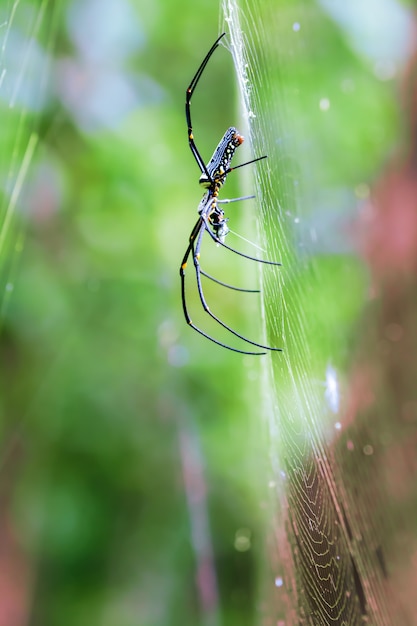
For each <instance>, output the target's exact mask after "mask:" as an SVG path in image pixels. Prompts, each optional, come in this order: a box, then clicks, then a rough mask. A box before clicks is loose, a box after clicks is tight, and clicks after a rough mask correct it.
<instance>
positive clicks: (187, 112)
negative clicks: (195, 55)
mask: <svg viewBox="0 0 417 626" xmlns="http://www.w3.org/2000/svg"><path fill="white" fill-rule="evenodd" d="M225 34H226V33H222V34H221V35H220V37H218V39H216V41H215V42H214V44H213V45H212V46H211V48H210V50H209V51H208V52H207V54H206V56H205V58H204V59H203V62H202V63H201V65H200V67H199V68H198V70H197V72H196V73H195V75H194V78H193V79H192V81H191V83H190V84H189V86H188V87H187V91H186V92H185V117H186V119H187V126H188V143H189V145H190V148H191V152H192V153H193V156H194V158H195V160H196V161H197V165H198V167H199V168H200V171H201V172H202V173H204V174H205V175H206V176H207V180H209V181H211V182H212V178H211V176H210V174H209V172H208V170H207V167H206V164H205V163H204V160H203V158H202V156H201V154H200V152H199V151H198V148H197V146H196V145H195V142H194V135H193V125H192V122H191V108H190V105H191V98H192V95H193V93H194V89H195V88H196V86H197V83H198V81H199V80H200V78H201V75H202V73H203V72H204V70H205V67H206V65H207V63H208V62H209V60H210V57H211V55H212V54H213V52H214V51H215V49H216V48H217V46H218V45H219V42H220V39H222V37H224V36H225Z"/></svg>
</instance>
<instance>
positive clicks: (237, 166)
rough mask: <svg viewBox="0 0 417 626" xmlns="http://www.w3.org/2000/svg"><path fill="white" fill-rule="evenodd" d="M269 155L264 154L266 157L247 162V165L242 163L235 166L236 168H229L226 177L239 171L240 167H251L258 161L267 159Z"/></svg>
mask: <svg viewBox="0 0 417 626" xmlns="http://www.w3.org/2000/svg"><path fill="white" fill-rule="evenodd" d="M267 158H268V155H267V154H264V156H261V157H258V158H257V159H252V160H251V161H246V163H241V164H240V165H235V166H234V167H229V169H228V170H226V171H225V173H224V176H227V174H230V172H233V170H238V169H239V167H245V165H250V164H251V163H256V162H257V161H262V159H267Z"/></svg>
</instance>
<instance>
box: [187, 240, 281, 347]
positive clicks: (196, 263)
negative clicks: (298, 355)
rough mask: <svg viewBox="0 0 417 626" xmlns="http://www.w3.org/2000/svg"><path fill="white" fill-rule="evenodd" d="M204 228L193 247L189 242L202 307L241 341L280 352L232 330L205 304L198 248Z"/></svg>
mask: <svg viewBox="0 0 417 626" xmlns="http://www.w3.org/2000/svg"><path fill="white" fill-rule="evenodd" d="M204 230H205V229H204V228H201V230H200V232H199V234H198V237H197V242H196V245H195V248H194V241H193V242H192V243H191V247H192V251H193V258H194V266H195V273H196V277H197V288H198V294H199V296H200V301H201V304H202V306H203V309H204V310H205V312H206V313H208V314H209V315H210V317H212V318H213V319H214V320H215V321H216V322H217V323H218V324H220V326H223V328H225V329H226V330H228V331H229V332H230V333H232V334H233V335H235V337H239V339H242V340H243V341H246V343H250V344H251V345H253V346H256V347H258V348H263V349H264V350H272V351H274V352H282V350H281V348H272V347H271V346H265V345H263V344H262V343H257V342H256V341H251V340H250V339H248V338H247V337H244V336H243V335H241V334H240V333H238V332H236V331H235V330H233V328H230V326H228V325H227V324H225V322H223V321H222V320H221V319H220V318H218V317H217V315H215V314H214V313H212V312H211V310H210V307H209V305H208V304H207V301H206V299H205V297H204V292H203V286H202V284H201V270H200V248H201V241H202V238H203V235H204Z"/></svg>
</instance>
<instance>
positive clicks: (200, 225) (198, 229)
mask: <svg viewBox="0 0 417 626" xmlns="http://www.w3.org/2000/svg"><path fill="white" fill-rule="evenodd" d="M202 232H204V222H203V220H202V219H201V218H199V219H198V220H197V222H196V224H195V226H194V228H193V230H192V232H191V235H190V242H189V244H188V247H187V250H186V252H185V254H184V258H183V260H182V263H181V267H180V276H181V301H182V310H183V312H184V317H185V321H186V322H187V324H188V325H189V326H191V328H192V329H193V330H195V331H196V332H197V333H199V334H200V335H202V336H203V337H205V338H206V339H209V340H210V341H212V342H213V343H216V344H217V345H218V346H221V347H222V348H226V349H227V350H231V351H232V352H238V353H239V354H250V355H253V356H261V355H263V354H266V352H249V351H248V350H239V349H238V348H233V347H232V346H228V345H227V344H225V343H223V342H222V341H218V340H217V339H214V337H211V336H210V335H208V334H207V333H205V332H204V331H203V330H201V328H199V327H198V326H196V325H195V324H193V322H192V321H191V318H190V315H189V313H188V307H187V299H186V296H185V269H186V267H187V261H188V258H189V256H190V253H191V251H194V240H195V238H196V236H197V237H198V238H200V235H201V233H202Z"/></svg>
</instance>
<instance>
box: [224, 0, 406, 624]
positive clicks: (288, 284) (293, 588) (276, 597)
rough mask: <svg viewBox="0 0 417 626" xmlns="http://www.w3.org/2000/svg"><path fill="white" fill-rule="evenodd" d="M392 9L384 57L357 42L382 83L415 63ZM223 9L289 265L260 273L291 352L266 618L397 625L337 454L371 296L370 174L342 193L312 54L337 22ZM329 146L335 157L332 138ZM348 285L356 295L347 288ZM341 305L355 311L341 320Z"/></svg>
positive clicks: (367, 527)
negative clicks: (365, 215)
mask: <svg viewBox="0 0 417 626" xmlns="http://www.w3.org/2000/svg"><path fill="white" fill-rule="evenodd" d="M323 6H324V7H325V8H326V9H328V10H329V12H330V15H331V16H332V17H333V18H334V19H335V21H336V22H343V19H344V16H343V8H342V6H341V4H340V3H327V2H323ZM356 9H357V10H359V9H358V7H356ZM385 9H386V14H385V18H387V15H388V14H389V15H391V18H388V19H385V20H381V24H382V23H384V21H385V22H387V21H388V22H389V21H390V19H393V17H392V16H395V18H396V19H395V20H394V21H395V23H396V24H397V26H398V30H397V31H396V32H395V36H394V35H392V36H391V39H390V37H387V39H385V48H384V50H383V51H382V52H381V47H378V46H373V42H375V41H376V40H379V41H381V40H382V39H384V38H382V37H381V36H380V32H379V37H378V36H374V37H372V35H375V33H373V32H372V28H373V24H372V20H369V22H367V21H366V19H361V20H360V25H361V28H362V29H363V28H365V26H364V25H365V24H368V30H367V35H368V39H366V37H365V36H364V37H360V40H361V49H360V50H359V54H360V55H363V56H364V55H368V58H367V62H368V64H373V67H374V74H375V75H376V76H377V78H378V79H379V80H381V81H384V80H388V79H389V78H390V77H392V71H393V67H395V64H397V65H398V64H400V63H401V62H403V60H404V58H405V56H406V46H405V45H404V43H403V45H402V46H398V45H396V44H395V43H394V41H397V40H398V31H399V32H402V33H403V35H404V33H407V16H406V15H405V14H404V13H403V12H402V11H400V10H399V8H398V7H395V6H394V5H393V4H391V3H387V5H386V7H385ZM397 9H398V10H397ZM390 11H392V14H391V13H390ZM223 12H224V16H225V23H226V26H225V27H226V30H229V31H230V41H231V50H232V53H233V56H234V60H235V66H236V71H237V76H238V81H239V86H240V92H241V96H242V107H243V115H244V117H245V119H246V121H247V124H248V125H249V128H250V137H251V143H252V146H253V152H254V154H255V155H258V154H267V155H268V157H269V158H268V161H267V162H266V166H262V167H257V168H256V197H257V201H258V211H259V224H260V232H259V237H260V241H261V245H262V247H263V248H265V249H266V250H267V257H268V258H271V259H275V260H278V261H281V262H282V264H283V267H282V268H281V269H276V268H263V267H262V268H259V269H260V272H261V280H262V285H263V287H262V291H263V294H264V298H263V318H264V323H265V328H266V332H267V337H266V342H267V343H269V344H270V345H281V346H282V347H283V349H284V351H283V353H282V355H280V354H275V355H272V357H271V359H270V360H269V361H268V363H269V365H267V366H266V368H265V372H264V374H265V376H264V402H263V408H264V410H263V414H264V416H266V421H267V424H268V430H269V449H270V463H271V468H270V472H271V475H272V478H271V480H270V481H269V487H270V489H271V492H272V493H273V494H274V497H272V499H271V500H272V504H271V511H270V515H271V520H272V523H273V520H274V519H276V520H277V521H276V525H275V526H273V527H272V529H271V535H272V536H273V539H271V545H270V546H269V555H270V567H271V569H270V572H269V578H268V576H267V577H266V578H267V580H266V582H265V587H266V594H267V596H268V603H267V605H268V609H267V610H266V612H265V616H267V617H268V618H269V619H270V620H272V621H273V620H274V619H275V620H278V621H273V623H277V624H279V625H281V624H284V623H285V624H286V625H287V626H288V625H290V624H294V625H295V624H299V623H303V624H304V623H306V624H311V625H313V624H314V625H316V624H323V625H325V624H326V625H327V624H346V625H352V624H362V623H363V620H366V621H368V620H369V621H370V622H371V623H375V624H380V625H385V624H390V623H391V621H390V618H389V610H388V606H387V602H386V598H385V592H384V587H383V584H382V582H381V580H382V577H383V575H384V572H382V576H381V571H380V569H381V568H380V564H378V563H377V561H378V557H377V556H375V555H376V554H377V553H378V550H379V548H378V546H377V545H375V540H374V536H375V528H374V527H373V526H372V524H370V523H369V519H368V520H367V516H366V515H365V514H364V511H362V512H361V515H362V514H363V515H362V517H361V518H359V519H360V521H359V520H358V517H356V518H355V517H353V516H351V515H350V514H349V513H350V506H349V502H351V501H352V493H350V494H349V493H348V491H346V486H345V485H343V482H342V481H341V480H340V476H338V467H337V464H336V463H335V453H334V449H333V446H334V445H335V444H336V442H337V441H338V439H339V438H340V432H341V430H342V428H343V427H342V422H343V413H344V411H345V410H346V399H345V398H344V397H343V393H342V391H341V388H342V389H343V386H344V382H343V381H345V380H346V377H347V371H346V370H347V367H348V364H349V357H350V356H351V355H350V354H349V352H350V348H349V345H348V339H347V337H348V336H349V334H350V332H351V330H350V329H351V328H352V326H353V325H354V324H355V321H356V320H357V319H358V317H359V316H360V312H361V303H362V302H363V298H364V293H365V290H366V269H365V268H364V267H363V266H361V265H360V264H359V263H358V259H357V257H356V255H355V252H354V249H353V239H352V237H349V236H347V234H346V233H347V231H348V230H349V228H351V225H352V223H353V220H354V218H355V211H357V210H358V207H359V206H360V203H361V202H363V200H364V198H365V199H366V196H367V193H368V187H367V185H366V182H364V181H362V180H361V178H359V177H360V176H361V172H360V169H359V168H358V171H357V172H356V176H357V178H356V180H355V178H353V182H351V181H349V178H348V177H346V180H345V181H344V184H345V185H346V186H345V187H343V183H342V180H340V182H339V183H338V184H337V185H335V184H334V181H332V180H331V179H330V176H331V174H330V175H329V173H328V170H327V169H326V166H325V165H324V161H322V159H323V158H325V155H322V154H320V148H319V143H320V140H319V137H318V135H317V132H316V127H317V128H321V129H322V131H323V133H324V135H326V133H328V132H329V128H326V123H325V122H324V121H323V120H326V116H327V117H329V116H330V111H331V106H332V98H331V97H330V95H329V93H332V96H334V100H335V101H337V100H338V97H339V96H338V94H337V93H336V91H337V90H336V86H333V89H334V93H333V92H330V91H329V90H328V91H326V87H327V88H328V87H329V85H325V84H324V80H322V77H321V76H320V74H319V72H318V71H316V70H315V66H314V65H313V64H311V61H310V59H309V58H308V48H309V46H308V41H309V39H311V40H313V39H314V38H315V37H316V36H317V33H318V32H319V30H320V20H325V19H326V17H325V16H324V15H322V16H321V17H320V15H321V11H320V9H319V8H318V7H316V8H315V9H314V10H312V9H311V7H310V8H308V7H307V5H306V3H303V2H300V3H297V5H294V8H293V9H291V10H289V9H288V5H287V7H286V10H285V11H284V12H281V13H280V12H279V9H278V8H277V7H276V5H274V6H272V5H271V6H269V5H268V6H267V5H265V4H264V3H257V2H242V3H240V5H238V4H237V3H235V2H233V1H232V0H224V2H223ZM348 13H349V19H345V21H344V22H343V24H344V26H345V27H346V29H347V31H348V32H347V36H348V38H350V39H351V41H353V40H355V37H354V36H353V35H355V34H357V30H355V25H354V24H353V13H354V10H352V12H350V11H349V12H348ZM362 17H363V16H362ZM380 27H381V28H382V26H381V25H380ZM349 28H350V30H349ZM387 30H388V29H387ZM307 31H308V32H307ZM390 32H391V31H390ZM352 33H353V35H352V37H350V35H351V34H352ZM362 35H363V32H362ZM356 39H357V37H356ZM316 41H317V40H316ZM364 41H367V43H368V46H367V49H366V50H364V49H363V48H364V46H363V42H364ZM402 41H403V42H404V41H406V36H403V39H402ZM397 43H398V41H397ZM390 44H391V49H390V50H395V55H394V57H393V56H392V55H389V56H388V58H389V59H390V61H387V60H386V57H384V56H383V53H385V54H386V53H387V49H388V48H389V45H390ZM352 45H353V46H354V45H355V44H354V43H353V44H352ZM365 47H366V46H365ZM317 48H318V49H319V48H320V42H317ZM354 71H355V69H354V68H349V67H347V66H346V67H344V74H342V76H341V77H340V79H339V80H340V82H339V84H338V86H337V89H338V90H340V91H341V92H342V93H344V94H350V93H351V91H353V90H354V81H353V79H352V72H354ZM323 72H325V70H323ZM359 73H360V72H359ZM314 80H317V83H318V86H317V88H314V86H312V82H313V81H314ZM320 83H321V84H320ZM310 93H311V94H313V96H314V97H315V100H314V101H311V100H309V98H310ZM303 98H304V100H303ZM352 106H354V105H352ZM306 110H307V112H306ZM313 111H314V112H313ZM341 121H342V120H340V122H341ZM343 123H346V124H347V125H349V122H348V121H347V120H343ZM326 139H328V138H327V137H325V142H326ZM327 145H329V147H330V149H333V148H334V145H332V143H331V141H330V138H329V140H328V144H327ZM330 158H331V157H330ZM379 159H380V156H379V155H375V160H374V162H373V163H372V165H371V167H373V168H376V167H377V166H378V165H379V162H378V160H379ZM332 174H333V172H332ZM349 185H350V188H349ZM318 189H321V190H324V191H320V192H318ZM338 279H339V281H340V282H339V283H338V282H337V281H338ZM340 284H343V285H344V289H347V290H349V296H346V295H344V293H341V292H340ZM338 301H339V302H340V303H341V311H342V309H343V307H346V314H344V313H343V312H341V313H338V311H337V306H336V305H335V303H336V302H338ZM352 450H353V444H352V442H351V441H350V444H349V442H347V444H346V446H345V447H344V448H342V459H343V460H345V459H347V458H348V457H349V455H350V454H351V451H352ZM364 450H365V448H364ZM368 451H369V450H368ZM364 454H367V451H366V450H365V452H364ZM356 478H357V480H361V478H360V477H356ZM349 495H350V497H349ZM277 502H279V503H280V505H279V509H278V510H279V513H278V514H277ZM277 515H278V517H277ZM366 520H367V521H366ZM359 546H360V547H359ZM382 570H384V567H382ZM300 620H301V621H300Z"/></svg>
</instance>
